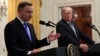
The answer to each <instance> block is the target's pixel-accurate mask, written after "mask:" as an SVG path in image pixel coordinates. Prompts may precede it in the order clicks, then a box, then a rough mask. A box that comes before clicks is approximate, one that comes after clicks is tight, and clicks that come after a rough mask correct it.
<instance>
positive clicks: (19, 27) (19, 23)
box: [15, 18, 31, 43]
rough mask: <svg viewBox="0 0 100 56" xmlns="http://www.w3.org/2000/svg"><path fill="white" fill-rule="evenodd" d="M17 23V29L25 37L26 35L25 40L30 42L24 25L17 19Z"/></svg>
mask: <svg viewBox="0 0 100 56" xmlns="http://www.w3.org/2000/svg"><path fill="white" fill-rule="evenodd" d="M15 22H16V27H17V29H19V30H20V32H22V33H23V35H26V37H24V39H25V40H26V41H28V42H30V40H29V38H28V35H27V32H26V30H25V28H24V26H23V24H22V23H21V22H20V21H19V20H18V19H17V18H16V19H15ZM30 43H31V42H30Z"/></svg>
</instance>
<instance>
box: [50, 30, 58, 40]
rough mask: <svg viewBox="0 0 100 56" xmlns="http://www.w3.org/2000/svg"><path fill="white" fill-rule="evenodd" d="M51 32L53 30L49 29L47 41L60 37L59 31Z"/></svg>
mask: <svg viewBox="0 0 100 56" xmlns="http://www.w3.org/2000/svg"><path fill="white" fill-rule="evenodd" d="M53 33H54V31H51V33H50V34H49V35H48V40H49V41H53V40H56V39H58V38H59V37H60V33H56V34H53Z"/></svg>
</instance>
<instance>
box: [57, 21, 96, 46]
mask: <svg viewBox="0 0 100 56" xmlns="http://www.w3.org/2000/svg"><path fill="white" fill-rule="evenodd" d="M72 24H73V23H72ZM73 26H74V28H75V30H76V34H77V37H76V35H75V34H74V32H73V30H72V28H71V27H70V26H69V25H68V23H67V22H65V21H64V20H61V21H59V22H58V23H57V26H56V31H57V32H58V33H61V37H60V38H59V39H58V46H67V45H68V44H70V43H72V44H74V45H79V44H80V41H79V39H82V40H84V41H86V42H87V43H88V44H93V43H94V41H92V40H91V39H89V37H87V36H86V35H85V34H84V33H83V32H81V31H80V30H79V29H78V28H77V27H76V25H75V24H73Z"/></svg>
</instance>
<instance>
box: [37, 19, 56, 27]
mask: <svg viewBox="0 0 100 56" xmlns="http://www.w3.org/2000/svg"><path fill="white" fill-rule="evenodd" d="M39 23H40V24H42V25H46V26H51V27H55V26H53V25H51V24H50V23H49V22H48V23H46V22H44V21H42V20H40V22H39Z"/></svg>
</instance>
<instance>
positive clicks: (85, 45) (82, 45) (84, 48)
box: [79, 44, 89, 52]
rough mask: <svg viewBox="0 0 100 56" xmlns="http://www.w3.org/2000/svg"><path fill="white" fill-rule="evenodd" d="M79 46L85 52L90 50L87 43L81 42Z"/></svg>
mask: <svg viewBox="0 0 100 56" xmlns="http://www.w3.org/2000/svg"><path fill="white" fill-rule="evenodd" d="M79 47H80V49H81V50H82V51H83V52H87V51H88V50H89V47H88V45H87V44H80V45H79Z"/></svg>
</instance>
